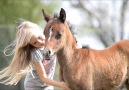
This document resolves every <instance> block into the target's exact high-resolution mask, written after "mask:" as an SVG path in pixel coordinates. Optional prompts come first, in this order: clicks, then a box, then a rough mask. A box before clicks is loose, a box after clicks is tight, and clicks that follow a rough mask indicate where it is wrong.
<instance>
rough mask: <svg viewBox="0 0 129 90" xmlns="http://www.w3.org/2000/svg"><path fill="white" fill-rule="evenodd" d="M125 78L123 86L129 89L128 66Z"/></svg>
mask: <svg viewBox="0 0 129 90" xmlns="http://www.w3.org/2000/svg"><path fill="white" fill-rule="evenodd" d="M127 77H128V78H127V80H126V81H125V88H126V89H127V90H129V68H127Z"/></svg>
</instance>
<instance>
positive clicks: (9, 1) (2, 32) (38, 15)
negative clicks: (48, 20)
mask: <svg viewBox="0 0 129 90" xmlns="http://www.w3.org/2000/svg"><path fill="white" fill-rule="evenodd" d="M57 7H58V4H57V3H56V2H53V1H49V2H47V1H46V2H45V1H42V0H0V68H3V67H4V66H6V65H7V64H8V61H10V60H11V59H10V58H9V57H5V55H4V53H3V50H4V48H5V47H6V46H7V45H9V44H10V43H11V42H12V41H13V39H14V37H15V26H16V20H17V19H19V18H22V19H25V20H29V21H32V22H34V23H37V24H39V23H40V22H44V21H43V16H42V9H44V10H45V11H46V12H48V13H53V12H54V10H55V9H56V8H57ZM42 26H43V25H42Z"/></svg>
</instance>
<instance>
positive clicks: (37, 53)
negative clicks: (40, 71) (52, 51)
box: [31, 48, 43, 61]
mask: <svg viewBox="0 0 129 90" xmlns="http://www.w3.org/2000/svg"><path fill="white" fill-rule="evenodd" d="M31 59H32V61H43V50H42V49H37V48H36V49H34V50H33V51H32V52H31Z"/></svg>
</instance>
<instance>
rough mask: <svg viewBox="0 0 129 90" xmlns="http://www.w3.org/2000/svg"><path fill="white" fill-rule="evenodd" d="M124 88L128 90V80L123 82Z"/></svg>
mask: <svg viewBox="0 0 129 90" xmlns="http://www.w3.org/2000/svg"><path fill="white" fill-rule="evenodd" d="M125 88H126V89H127V90H129V80H128V79H127V80H126V81H125Z"/></svg>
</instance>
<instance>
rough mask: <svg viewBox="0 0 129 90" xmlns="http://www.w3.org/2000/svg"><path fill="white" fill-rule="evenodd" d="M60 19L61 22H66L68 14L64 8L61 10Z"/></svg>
mask: <svg viewBox="0 0 129 90" xmlns="http://www.w3.org/2000/svg"><path fill="white" fill-rule="evenodd" d="M59 19H60V20H61V22H63V23H64V22H65V20H66V13H65V10H64V9H63V8H61V10H60V16H59Z"/></svg>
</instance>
